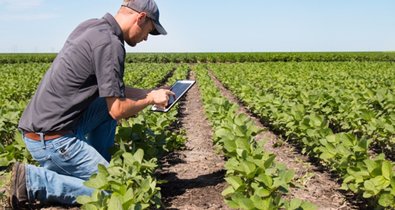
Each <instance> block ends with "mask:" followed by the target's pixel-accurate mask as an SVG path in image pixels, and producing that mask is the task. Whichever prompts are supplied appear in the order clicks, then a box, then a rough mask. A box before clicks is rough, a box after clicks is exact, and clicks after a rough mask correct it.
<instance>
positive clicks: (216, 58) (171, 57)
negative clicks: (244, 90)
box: [0, 52, 395, 64]
mask: <svg viewBox="0 0 395 210" xmlns="http://www.w3.org/2000/svg"><path fill="white" fill-rule="evenodd" d="M56 55H57V54H55V53H16V54H10V53H4V54H1V53H0V64H5V63H31V62H33V63H50V62H52V61H53V60H54V59H55V57H56ZM288 61H293V62H301V61H313V62H341V61H390V62H394V61H395V52H278V53H277V52H247V53H241V52H236V53H233V52H224V53H128V54H127V56H126V62H128V63H138V62H154V63H235V62H288Z"/></svg>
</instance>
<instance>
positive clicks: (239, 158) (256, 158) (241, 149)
mask: <svg viewBox="0 0 395 210" xmlns="http://www.w3.org/2000/svg"><path fill="white" fill-rule="evenodd" d="M194 70H195V71H196V74H197V81H198V85H199V89H200V91H201V95H202V98H203V104H204V109H205V112H206V115H207V116H208V119H209V121H210V122H211V124H212V127H213V131H214V133H215V136H214V137H213V142H214V144H215V146H216V147H218V148H220V149H221V151H222V152H223V154H224V156H225V158H226V159H227V161H226V163H225V169H226V177H225V180H226V181H227V182H228V184H229V186H228V187H227V188H226V189H225V190H224V191H223V192H222V194H223V196H224V197H225V200H226V203H227V204H228V205H229V207H231V208H236V209H265V210H268V209H280V208H282V209H315V208H316V207H315V206H314V205H312V204H310V203H308V202H305V201H301V200H299V199H292V200H291V201H287V200H285V199H284V198H283V196H284V195H285V194H287V192H288V188H289V184H290V182H291V181H292V180H293V176H294V172H293V171H292V170H288V169H287V168H286V167H285V166H284V165H282V164H279V163H277V162H276V161H275V155H274V154H271V153H269V152H266V151H264V150H263V141H261V142H259V143H258V142H256V141H255V136H256V135H257V134H258V133H259V132H260V131H261V130H260V129H258V128H257V127H256V126H255V124H254V122H253V121H252V120H251V119H250V118H249V117H248V116H247V115H245V114H237V110H238V106H237V105H235V104H232V103H231V102H229V101H228V100H227V99H226V98H224V97H223V96H221V93H220V92H219V90H218V88H217V87H216V86H215V85H214V83H213V82H212V80H211V78H210V76H209V75H208V74H207V71H205V69H203V68H202V66H196V67H195V69H194Z"/></svg>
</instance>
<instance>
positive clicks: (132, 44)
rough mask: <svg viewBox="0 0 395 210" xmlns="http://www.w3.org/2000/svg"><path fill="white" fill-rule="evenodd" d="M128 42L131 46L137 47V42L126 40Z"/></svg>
mask: <svg viewBox="0 0 395 210" xmlns="http://www.w3.org/2000/svg"><path fill="white" fill-rule="evenodd" d="M126 43H128V45H129V46H131V47H135V46H136V45H137V43H135V42H126Z"/></svg>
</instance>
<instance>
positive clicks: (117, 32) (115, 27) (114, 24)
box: [103, 13, 123, 42]
mask: <svg viewBox="0 0 395 210" xmlns="http://www.w3.org/2000/svg"><path fill="white" fill-rule="evenodd" d="M103 19H105V20H106V21H107V22H108V23H109V24H110V26H111V29H112V30H113V32H114V33H115V35H117V36H118V38H119V40H121V41H122V42H123V33H122V29H121V27H120V26H119V24H118V22H117V21H116V20H115V18H114V17H113V16H112V15H111V14H109V13H107V14H105V15H104V16H103Z"/></svg>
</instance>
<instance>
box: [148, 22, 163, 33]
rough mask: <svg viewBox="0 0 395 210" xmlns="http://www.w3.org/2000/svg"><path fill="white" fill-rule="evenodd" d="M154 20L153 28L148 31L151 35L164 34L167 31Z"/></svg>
mask: <svg viewBox="0 0 395 210" xmlns="http://www.w3.org/2000/svg"><path fill="white" fill-rule="evenodd" d="M153 22H154V26H155V30H153V31H152V32H150V34H151V35H166V34H167V31H166V30H165V29H164V28H163V26H162V25H161V24H160V23H159V22H155V21H153Z"/></svg>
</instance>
